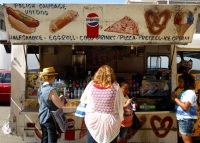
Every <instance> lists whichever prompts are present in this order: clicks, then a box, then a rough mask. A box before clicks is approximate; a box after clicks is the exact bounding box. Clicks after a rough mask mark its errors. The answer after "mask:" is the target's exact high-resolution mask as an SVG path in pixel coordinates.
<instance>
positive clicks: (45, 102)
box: [38, 67, 65, 143]
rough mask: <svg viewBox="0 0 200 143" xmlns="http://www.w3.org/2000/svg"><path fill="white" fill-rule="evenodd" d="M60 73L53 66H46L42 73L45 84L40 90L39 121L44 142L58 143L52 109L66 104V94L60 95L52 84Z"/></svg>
mask: <svg viewBox="0 0 200 143" xmlns="http://www.w3.org/2000/svg"><path fill="white" fill-rule="evenodd" d="M57 74H58V73H56V72H55V69H54V68H53V67H48V68H44V69H43V72H41V73H40V75H41V80H42V82H43V84H42V85H41V86H40V88H39V90H38V100H39V115H38V118H39V123H40V126H41V130H42V141H41V142H42V143H57V140H58V134H57V132H56V127H55V124H54V121H53V118H52V116H51V113H50V111H55V110H57V109H58V108H62V107H63V105H64V100H65V99H64V96H63V95H61V96H60V97H58V94H57V92H56V90H55V89H54V87H53V86H52V84H53V83H54V81H55V77H56V75H57Z"/></svg>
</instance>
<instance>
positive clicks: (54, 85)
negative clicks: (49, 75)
mask: <svg viewBox="0 0 200 143" xmlns="http://www.w3.org/2000/svg"><path fill="white" fill-rule="evenodd" d="M53 87H54V88H55V89H56V88H57V79H55V81H54V83H53Z"/></svg>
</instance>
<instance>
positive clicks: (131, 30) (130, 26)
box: [104, 16, 139, 35]
mask: <svg viewBox="0 0 200 143" xmlns="http://www.w3.org/2000/svg"><path fill="white" fill-rule="evenodd" d="M104 31H107V32H116V33H124V34H132V35H139V28H138V26H137V23H136V22H135V21H134V20H133V19H131V18H130V17H128V16H125V17H124V18H122V19H121V20H119V21H117V22H115V23H114V24H113V25H111V26H109V27H107V28H106V29H105V30H104Z"/></svg>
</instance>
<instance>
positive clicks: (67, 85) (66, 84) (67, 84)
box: [65, 79, 69, 88]
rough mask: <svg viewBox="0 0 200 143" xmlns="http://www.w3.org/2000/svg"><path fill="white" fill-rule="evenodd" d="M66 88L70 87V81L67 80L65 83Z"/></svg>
mask: <svg viewBox="0 0 200 143" xmlns="http://www.w3.org/2000/svg"><path fill="white" fill-rule="evenodd" d="M65 86H66V88H68V87H69V82H68V80H67V79H66V81H65Z"/></svg>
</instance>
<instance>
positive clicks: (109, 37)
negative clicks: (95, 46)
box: [97, 35, 115, 40]
mask: <svg viewBox="0 0 200 143" xmlns="http://www.w3.org/2000/svg"><path fill="white" fill-rule="evenodd" d="M97 40H115V36H110V35H99V36H98V37H97Z"/></svg>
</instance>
